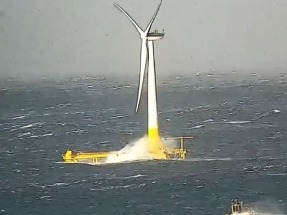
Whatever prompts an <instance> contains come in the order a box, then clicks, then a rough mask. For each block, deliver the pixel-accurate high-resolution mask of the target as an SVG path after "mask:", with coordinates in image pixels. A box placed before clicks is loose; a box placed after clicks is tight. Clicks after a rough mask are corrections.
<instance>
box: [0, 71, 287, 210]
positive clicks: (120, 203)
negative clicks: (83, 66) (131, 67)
mask: <svg viewBox="0 0 287 215" xmlns="http://www.w3.org/2000/svg"><path fill="white" fill-rule="evenodd" d="M157 81H158V82H157V83H158V85H157V90H158V94H157V98H158V118H159V126H160V132H161V135H162V137H163V138H166V137H179V136H192V137H193V139H189V140H186V141H185V147H186V149H187V157H186V159H185V160H177V159H174V160H162V161H160V160H141V159H137V153H140V152H141V148H137V150H134V151H132V152H131V153H134V154H133V156H132V159H130V160H129V159H128V160H125V161H116V162H112V163H108V164H103V165H93V164H89V163H80V164H65V163H64V162H63V159H62V154H63V153H65V152H66V150H67V149H70V150H73V151H110V150H121V149H123V148H125V147H127V146H132V147H137V143H138V142H141V143H142V142H143V140H144V138H145V135H146V131H147V105H146V101H147V99H146V89H145V90H144V92H143V99H142V103H141V105H140V110H139V112H138V113H137V114H135V103H136V96H137V90H138V80H136V79H129V78H124V77H122V78H121V77H115V76H108V75H107V76H105V75H101V76H95V77H93V76H83V77H73V78H66V79H65V78H63V79H60V80H56V79H48V78H41V79H39V80H33V81H32V80H31V81H29V80H24V81H23V80H18V79H17V78H1V79H0V172H1V174H0V214H7V215H8V214H9V215H54V214H55V215H112V214H115V215H128V214H130V215H135V214H136V215H141V214H154V215H187V214H194V215H224V214H226V212H227V211H228V209H229V208H230V205H231V200H232V199H238V200H240V201H243V203H244V204H246V205H248V206H250V207H251V208H252V209H254V211H255V212H256V214H265V215H267V214H268V215H269V214H270V215H271V214H287V143H286V140H287V123H286V122H287V75H286V74H284V73H283V74H276V75H266V76H262V75H259V74H257V73H251V74H247V75H242V76H241V75H239V74H235V73H231V74H228V75H226V74H213V73H206V74H200V73H196V74H195V75H190V76H189V75H170V76H165V77H161V78H158V80H157Z"/></svg>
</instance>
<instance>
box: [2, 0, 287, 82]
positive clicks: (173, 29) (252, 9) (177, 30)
mask: <svg viewBox="0 0 287 215" xmlns="http://www.w3.org/2000/svg"><path fill="white" fill-rule="evenodd" d="M115 1H116V2H117V3H118V4H120V5H121V6H122V7H123V8H125V9H126V10H127V11H128V12H129V13H130V14H131V15H132V16H133V17H134V19H135V20H136V21H137V22H138V23H139V24H140V26H142V28H145V27H146V25H147V23H148V22H149V20H150V18H151V16H152V15H153V13H154V11H155V9H156V7H157V4H158V2H159V1H157V0H115ZM113 2H114V1H113V0H81V1H79V0H49V1H48V0H0V75H2V77H3V75H4V76H6V75H8V74H9V75H10V76H20V77H21V76H22V77H25V76H29V75H33V76H39V77H40V76H52V77H53V76H54V77H58V76H62V75H75V74H91V75H97V74H111V73H117V74H128V75H131V76H135V77H138V73H139V63H140V62H139V55H140V43H141V41H140V38H139V35H138V33H137V32H136V30H135V29H134V27H133V26H132V25H131V23H130V22H129V21H128V20H127V19H126V17H124V16H123V14H121V13H120V12H119V11H118V10H117V9H116V8H115V7H114V6H113V5H112V4H113ZM154 29H158V30H162V29H164V30H165V33H166V35H165V38H164V39H163V40H160V41H156V43H155V55H156V67H157V71H158V73H160V74H178V73H196V72H231V71H238V72H246V71H247V72H261V71H265V72H269V73H272V72H287V1H286V0H163V4H162V7H161V9H160V11H159V13H158V16H157V18H156V21H155V22H154V24H153V27H152V30H154Z"/></svg>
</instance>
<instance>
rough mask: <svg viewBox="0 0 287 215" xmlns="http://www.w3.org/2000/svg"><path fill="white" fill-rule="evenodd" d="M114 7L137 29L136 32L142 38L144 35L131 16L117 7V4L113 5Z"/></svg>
mask: <svg viewBox="0 0 287 215" xmlns="http://www.w3.org/2000/svg"><path fill="white" fill-rule="evenodd" d="M114 6H115V7H116V8H118V9H119V11H121V12H122V13H123V14H124V15H125V16H126V17H127V18H128V19H129V20H130V21H131V23H132V24H133V26H134V27H135V28H136V29H137V31H138V32H139V34H140V35H141V36H142V35H143V34H144V31H143V30H142V29H141V28H140V27H139V25H138V24H137V23H136V21H134V20H133V18H132V17H131V15H129V14H128V13H127V12H126V11H125V10H124V9H123V8H122V7H121V6H120V5H118V4H117V3H114Z"/></svg>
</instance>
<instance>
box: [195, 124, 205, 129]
mask: <svg viewBox="0 0 287 215" xmlns="http://www.w3.org/2000/svg"><path fill="white" fill-rule="evenodd" d="M203 126H204V125H196V126H193V127H192V128H194V129H196V128H202V127H203Z"/></svg>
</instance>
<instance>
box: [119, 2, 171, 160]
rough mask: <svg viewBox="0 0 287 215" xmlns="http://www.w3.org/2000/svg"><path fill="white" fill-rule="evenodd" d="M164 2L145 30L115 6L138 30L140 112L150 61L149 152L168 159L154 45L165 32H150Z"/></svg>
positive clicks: (158, 157)
mask: <svg viewBox="0 0 287 215" xmlns="http://www.w3.org/2000/svg"><path fill="white" fill-rule="evenodd" d="M161 4H162V0H161V1H160V3H159V5H158V7H157V9H156V11H155V13H154V15H153V17H152V18H151V20H150V22H149V23H148V25H147V27H146V29H145V30H142V29H141V28H140V27H139V25H138V24H137V23H136V22H135V21H134V19H133V18H132V17H131V16H130V15H129V14H128V13H127V12H126V11H125V10H124V9H123V8H122V7H121V6H119V5H118V4H116V3H114V6H115V7H116V8H118V9H119V10H120V11H121V12H122V13H123V14H124V15H125V16H126V17H127V18H128V19H129V20H130V21H131V23H132V24H133V26H134V27H135V28H136V30H137V31H138V33H139V35H140V38H141V40H142V43H141V57H140V78H139V87H138V95H137V103H136V109H135V112H136V113H137V112H138V109H139V104H140V100H141V95H142V89H143V81H144V75H145V71H146V64H147V62H148V70H147V79H148V80H147V82H148V144H149V147H148V148H149V154H150V155H151V157H152V158H154V159H167V158H169V156H168V154H167V153H166V151H165V147H164V144H163V143H162V139H161V137H160V132H159V127H158V116H157V114H158V113H157V90H156V77H155V59H154V45H153V41H155V40H159V39H162V38H163V37H164V33H159V32H157V31H155V32H150V29H151V26H152V24H153V22H154V20H155V18H156V16H157V13H158V11H159V8H160V6H161Z"/></svg>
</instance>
